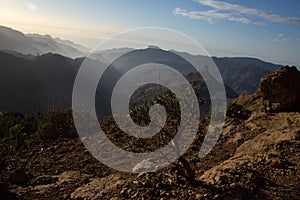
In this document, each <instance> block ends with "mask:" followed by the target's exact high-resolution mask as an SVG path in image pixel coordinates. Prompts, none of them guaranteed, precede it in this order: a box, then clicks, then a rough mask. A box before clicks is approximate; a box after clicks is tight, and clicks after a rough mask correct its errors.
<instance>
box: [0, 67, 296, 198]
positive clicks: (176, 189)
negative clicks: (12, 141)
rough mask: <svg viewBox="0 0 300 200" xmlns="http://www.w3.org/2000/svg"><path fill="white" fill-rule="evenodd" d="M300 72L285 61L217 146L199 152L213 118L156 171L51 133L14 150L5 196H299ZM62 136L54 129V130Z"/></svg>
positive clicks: (0, 191) (249, 98) (243, 100)
mask: <svg viewBox="0 0 300 200" xmlns="http://www.w3.org/2000/svg"><path fill="white" fill-rule="evenodd" d="M299 80H300V72H299V71H298V70H297V69H296V68H295V67H282V68H280V69H278V70H277V71H275V72H273V73H271V74H269V75H267V76H265V77H264V78H262V79H261V83H260V87H259V90H258V91H257V92H256V93H255V94H251V95H242V96H240V97H238V98H237V99H236V100H234V101H233V102H232V103H231V104H230V105H229V107H228V117H227V118H226V123H225V127H224V130H223V132H222V135H221V137H220V139H219V141H218V143H217V145H216V146H215V147H214V149H213V150H212V151H211V152H210V153H209V154H208V155H207V156H206V157H205V158H203V159H200V158H199V157H198V153H199V149H200V145H201V142H202V140H203V138H204V135H205V132H206V125H207V124H208V119H203V120H202V121H201V127H200V128H199V133H198V136H197V138H196V140H195V142H194V143H193V145H192V146H191V147H190V148H189V150H188V151H187V152H186V154H185V155H184V156H183V157H182V158H183V159H184V160H186V161H188V165H189V167H190V168H191V170H192V171H193V173H194V175H193V176H190V175H191V174H189V173H188V172H187V171H188V170H187V167H186V166H185V165H184V162H175V163H174V164H172V165H170V166H168V167H166V168H164V169H161V170H159V171H157V172H152V173H142V174H129V173H121V172H118V171H115V170H113V169H110V168H108V167H106V166H104V165H103V164H101V163H100V162H99V161H97V160H96V159H95V158H93V157H92V156H91V155H90V153H89V152H88V151H87V150H86V149H85V148H84V146H83V145H82V143H81V141H80V139H79V138H77V137H76V136H65V135H63V134H61V135H57V137H53V138H47V139H44V140H42V141H40V142H37V143H34V144H32V145H31V146H30V147H29V148H24V149H22V150H20V151H18V152H17V153H16V154H14V155H12V156H11V159H10V160H9V163H8V165H7V167H6V168H5V169H4V170H3V172H2V173H1V179H0V181H1V183H0V197H1V198H2V199H74V200H75V199H114V200H117V199H299V198H300V191H299V186H300V113H299V111H300V110H299V107H298V106H297V105H299V104H300V99H299V94H300V92H299V91H300V90H299V89H300V85H299ZM53 134H55V133H53Z"/></svg>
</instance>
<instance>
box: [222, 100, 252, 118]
mask: <svg viewBox="0 0 300 200" xmlns="http://www.w3.org/2000/svg"><path fill="white" fill-rule="evenodd" d="M226 115H227V116H228V117H234V118H239V119H244V120H246V119H248V118H249V117H250V115H251V111H249V110H247V109H245V107H244V106H242V105H240V104H236V103H231V104H229V105H228V106H227V112H226Z"/></svg>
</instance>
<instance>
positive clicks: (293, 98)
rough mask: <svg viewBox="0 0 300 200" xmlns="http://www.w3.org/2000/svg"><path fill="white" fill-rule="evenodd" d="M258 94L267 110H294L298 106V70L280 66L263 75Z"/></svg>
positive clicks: (299, 84) (299, 104) (299, 89)
mask: <svg viewBox="0 0 300 200" xmlns="http://www.w3.org/2000/svg"><path fill="white" fill-rule="evenodd" d="M258 94H260V95H261V96H262V99H263V103H264V106H265V108H266V109H267V111H273V112H274V111H275V112H276V111H277V112H278V111H294V110H299V108H300V71H298V70H297V68H296V67H288V66H286V67H282V68H280V69H278V70H277V71H275V72H273V73H271V74H269V75H267V76H265V77H263V78H262V79H261V82H260V86H259V91H258Z"/></svg>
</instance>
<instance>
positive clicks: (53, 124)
mask: <svg viewBox="0 0 300 200" xmlns="http://www.w3.org/2000/svg"><path fill="white" fill-rule="evenodd" d="M37 132H38V134H39V135H40V137H41V138H42V139H54V138H57V137H66V138H74V137H77V132H76V129H75V126H74V122H73V116H72V110H71V109H60V110H50V111H48V112H47V113H46V114H44V115H41V116H39V118H38V119H37Z"/></svg>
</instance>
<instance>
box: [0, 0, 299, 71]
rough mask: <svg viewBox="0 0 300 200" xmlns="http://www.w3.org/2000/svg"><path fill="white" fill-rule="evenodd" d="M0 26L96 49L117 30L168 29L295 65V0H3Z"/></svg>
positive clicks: (224, 52)
mask: <svg viewBox="0 0 300 200" xmlns="http://www.w3.org/2000/svg"><path fill="white" fill-rule="evenodd" d="M0 5H1V6H0V24H1V25H4V26H9V27H12V28H14V29H16V30H19V31H22V32H24V33H39V34H49V35H51V36H53V37H60V38H61V39H69V40H72V41H74V42H77V43H80V44H82V45H85V46H87V47H89V48H93V47H95V45H97V44H98V43H100V42H101V41H103V40H105V39H107V38H109V37H111V36H112V35H114V34H117V33H119V32H122V31H126V30H130V29H133V28H141V27H162V28H169V29H173V30H176V31H179V32H182V33H184V34H187V35H188V36H190V37H192V38H193V39H195V40H196V41H197V42H199V43H200V44H201V45H202V46H203V47H204V48H205V49H206V50H207V51H208V53H209V54H210V55H212V56H222V57H223V56H230V57H233V56H249V57H257V58H260V59H263V60H266V61H271V62H274V63H278V64H288V65H296V66H298V67H299V66H300V58H299V52H300V1H299V0H163V1H162V0H160V1H158V0H152V1H150V0H49V1H47V0H30V1H28V0H4V1H3V0H2V1H1V3H0Z"/></svg>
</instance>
